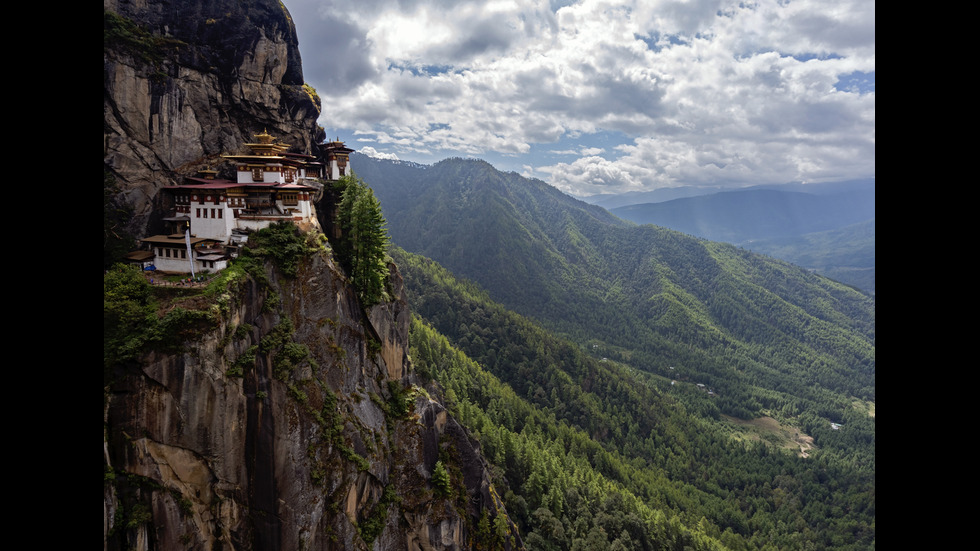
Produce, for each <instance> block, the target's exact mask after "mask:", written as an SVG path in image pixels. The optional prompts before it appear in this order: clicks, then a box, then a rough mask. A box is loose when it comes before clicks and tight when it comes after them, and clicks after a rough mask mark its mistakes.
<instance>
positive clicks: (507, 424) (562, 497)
mask: <svg viewBox="0 0 980 551" xmlns="http://www.w3.org/2000/svg"><path fill="white" fill-rule="evenodd" d="M394 256H395V258H396V260H397V262H398V264H399V265H400V266H401V267H402V270H403V271H404V275H405V281H406V285H407V287H408V294H409V301H410V303H411V304H412V306H413V309H414V311H415V312H416V314H417V315H419V316H421V317H422V318H423V319H424V320H425V321H424V322H423V321H419V322H415V323H413V326H412V332H411V335H412V336H411V340H412V349H411V353H412V357H413V359H414V361H415V362H416V366H417V367H418V369H419V371H420V372H421V373H424V374H426V375H430V376H433V377H435V378H436V380H437V381H439V383H440V384H441V385H442V387H443V388H445V389H447V390H446V398H447V400H446V403H447V404H449V407H450V408H452V409H453V410H454V411H458V412H459V415H460V417H461V418H462V419H463V422H464V423H465V424H466V425H467V426H468V427H470V428H471V430H474V431H476V432H475V434H476V436H477V437H479V438H480V439H481V444H482V447H483V450H484V453H485V455H486V456H487V457H488V459H490V460H491V461H492V462H493V463H494V464H495V465H496V469H495V470H494V472H495V473H496V476H495V484H496V486H497V487H498V488H499V489H500V491H501V492H502V493H503V494H504V501H505V504H506V505H507V510H508V511H509V513H510V514H511V517H512V518H514V519H515V521H517V522H518V524H519V525H520V526H521V533H522V534H523V535H524V536H525V541H526V542H527V543H528V544H529V546H531V547H533V548H540V549H576V548H578V546H580V545H582V544H583V543H584V542H589V544H590V545H593V546H596V545H598V547H594V548H606V546H609V547H608V548H616V549H656V548H661V547H663V546H666V547H667V548H678V549H679V548H681V547H683V546H691V547H694V548H698V549H710V548H714V546H716V545H718V544H719V542H721V543H722V544H723V545H724V546H726V547H727V548H729V549H777V548H778V549H803V548H806V546H807V545H816V546H817V547H818V548H839V549H865V548H867V547H868V546H871V547H873V545H874V528H873V526H874V525H873V520H874V425H873V418H869V417H867V415H866V414H862V413H860V412H856V411H855V413H854V415H853V416H851V415H849V421H853V426H850V425H849V427H848V429H849V430H848V431H847V433H846V434H844V433H842V432H841V431H834V430H832V429H831V428H830V427H829V426H827V423H826V422H825V421H823V420H821V419H820V418H819V417H817V416H816V415H814V414H813V413H804V414H802V415H799V417H798V418H797V419H796V423H797V427H798V428H797V430H798V431H801V430H802V431H809V432H810V433H811V434H812V435H813V436H814V442H815V443H816V446H817V448H816V449H815V450H811V455H810V456H809V457H806V458H804V457H800V456H799V454H787V453H782V452H773V451H770V450H769V444H765V443H763V444H759V443H756V444H748V445H746V444H744V443H739V442H738V441H737V439H733V433H732V425H729V424H727V423H718V422H716V421H713V420H712V417H713V416H714V415H717V411H716V410H714V411H713V410H712V408H714V407H715V406H714V404H713V403H712V400H711V398H710V397H709V396H708V395H707V394H706V393H705V392H704V391H703V390H699V389H698V388H697V387H696V385H694V384H692V383H680V384H677V385H674V384H668V382H667V381H664V380H661V379H659V378H655V377H645V376H643V375H642V374H640V373H637V372H635V371H633V370H631V369H629V368H628V367H627V366H624V365H622V364H620V363H618V362H613V361H609V360H608V359H605V358H600V357H597V356H596V354H595V352H596V351H595V350H594V349H592V348H591V347H590V346H584V347H583V346H582V345H581V344H580V343H576V342H572V341H568V340H565V339H561V338H557V337H555V336H554V335H552V334H550V333H549V332H548V331H546V330H544V329H543V328H541V327H539V326H538V325H537V324H536V323H534V322H533V321H531V320H528V319H527V318H523V317H521V316H519V315H517V314H514V313H513V312H509V311H507V310H506V309H505V308H503V307H502V306H500V305H499V304H496V303H493V302H492V301H491V300H490V299H489V297H488V296H487V294H486V293H485V292H484V291H483V290H481V289H479V288H478V287H477V286H476V285H475V284H473V283H472V282H466V281H459V280H457V279H455V278H454V277H453V276H452V275H451V274H450V273H449V272H447V271H446V270H445V269H444V268H442V267H440V266H439V265H437V264H436V263H434V262H433V261H431V260H428V259H425V258H423V257H419V256H415V255H411V254H409V253H405V252H403V251H399V250H396V251H395V252H394ZM436 331H438V332H441V333H443V334H444V335H445V338H448V342H447V341H446V340H445V338H444V337H442V336H441V335H438V334H437V333H436ZM450 342H451V343H455V346H457V347H458V348H459V350H460V351H456V350H454V348H453V345H450V344H449V343H450ZM464 353H465V354H464ZM467 356H468V357H467ZM470 358H472V360H471V359H470ZM473 360H475V361H476V362H478V363H479V365H477V363H474V361H473ZM808 405H811V406H812V405H815V404H814V403H813V402H808ZM775 414H776V415H778V416H780V417H782V418H783V419H785V420H788V418H787V417H785V416H783V415H782V413H781V412H776V413H775ZM763 442H765V440H763ZM777 503H782V505H781V506H777ZM832 511H836V512H832ZM611 519H618V520H616V521H615V522H614V521H612V520H611Z"/></svg>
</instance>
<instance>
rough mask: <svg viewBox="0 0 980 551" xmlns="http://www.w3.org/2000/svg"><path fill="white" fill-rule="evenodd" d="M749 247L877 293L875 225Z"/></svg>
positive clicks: (772, 240)
mask: <svg viewBox="0 0 980 551" xmlns="http://www.w3.org/2000/svg"><path fill="white" fill-rule="evenodd" d="M746 246H747V247H748V248H750V249H752V250H753V251H757V252H760V253H763V254H767V255H769V256H774V257H776V258H782V259H783V260H788V261H790V262H792V263H793V264H798V265H800V266H806V267H808V268H812V269H813V270H814V271H816V272H817V273H819V274H822V275H825V276H827V277H830V278H833V279H836V280H837V281H841V282H844V283H847V284H848V285H854V286H855V287H857V288H859V289H864V290H866V291H869V292H871V293H874V292H875V221H874V219H872V220H869V221H867V222H862V223H859V224H853V225H850V226H845V227H843V228H840V229H836V230H828V231H824V232H815V233H806V234H803V235H799V236H793V237H783V238H776V239H762V240H759V241H753V242H751V243H747V244H746Z"/></svg>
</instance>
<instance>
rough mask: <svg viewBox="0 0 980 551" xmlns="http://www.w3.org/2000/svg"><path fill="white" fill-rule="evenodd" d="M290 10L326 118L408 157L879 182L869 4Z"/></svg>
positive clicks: (506, 3)
mask: <svg viewBox="0 0 980 551" xmlns="http://www.w3.org/2000/svg"><path fill="white" fill-rule="evenodd" d="M285 1H286V4H287V6H288V7H289V9H290V10H291V12H292V13H293V16H294V20H295V21H296V22H297V26H298V31H299V36H300V47H301V49H302V51H303V60H304V70H305V72H306V78H307V80H308V81H310V82H311V83H313V84H314V85H315V86H317V88H318V89H320V90H321V95H322V96H323V97H325V101H324V103H325V107H327V108H325V109H324V115H323V118H322V119H321V124H323V125H324V126H325V127H327V128H328V129H337V130H344V131H348V132H353V133H356V135H357V136H359V138H358V139H360V140H371V141H370V142H367V143H372V144H374V145H375V146H377V147H382V146H383V149H384V150H385V151H389V152H392V153H389V154H397V155H398V156H399V157H400V158H402V159H413V158H419V156H424V155H442V156H450V155H474V156H480V155H485V156H486V155H491V154H493V155H498V156H500V155H503V156H505V158H512V159H513V164H512V166H504V167H501V168H505V169H508V170H518V169H520V170H523V171H524V173H526V174H537V175H540V174H545V175H547V178H546V179H547V180H548V181H549V182H550V183H552V184H553V185H555V186H556V187H559V188H561V189H564V190H566V191H569V192H574V193H576V194H579V195H582V194H585V193H586V190H600V189H601V190H602V191H604V192H614V191H626V190H634V189H644V188H651V187H661V186H678V185H746V184H750V183H769V182H786V181H792V180H817V179H837V178H841V179H843V178H857V177H865V176H873V175H874V170H875V164H874V141H875V96H874V71H875V36H874V35H875V28H874V27H875V25H874V21H875V13H874V3H873V2H870V3H869V2H862V1H860V0H796V1H794V2H784V1H779V0H758V1H756V2H752V3H746V2H740V1H738V0H577V1H573V0H563V1H561V2H553V1H549V0H495V1H491V2H484V1H480V2H474V1H464V0H364V1H363V2H361V3H359V4H358V6H357V8H356V9H354V8H353V7H352V6H351V5H350V4H348V3H341V2H338V1H336V0H285ZM851 75H859V76H860V79H862V81H861V82H860V84H861V85H860V86H857V85H855V84H854V82H855V79H853V78H852V77H851ZM869 79H870V83H868V82H866V81H867V80H869ZM842 80H844V81H846V83H845V84H841V81H842ZM324 91H325V92H326V93H324ZM608 132H614V133H616V135H618V136H622V138H623V139H622V141H621V142H620V143H619V144H610V145H609V146H608V147H607V148H598V147H594V146H593V145H592V144H586V143H583V144H582V145H580V146H578V147H572V148H568V147H567V144H568V141H569V140H572V141H574V139H576V138H577V137H588V136H592V135H595V134H597V133H608ZM559 140H561V141H562V143H563V144H566V145H565V146H563V147H562V149H561V150H558V151H554V150H553V151H549V148H547V147H544V148H540V147H539V148H533V147H532V146H533V145H536V144H550V143H556V142H558V141H559ZM369 147H371V146H369ZM362 151H363V148H362ZM532 151H544V152H549V153H551V154H563V155H574V156H577V157H578V158H577V159H575V160H572V161H570V162H567V163H557V164H555V163H554V161H548V160H544V159H543V158H538V157H536V156H534V155H533V154H532ZM600 154H602V155H603V156H602V157H599V156H598V155H600Z"/></svg>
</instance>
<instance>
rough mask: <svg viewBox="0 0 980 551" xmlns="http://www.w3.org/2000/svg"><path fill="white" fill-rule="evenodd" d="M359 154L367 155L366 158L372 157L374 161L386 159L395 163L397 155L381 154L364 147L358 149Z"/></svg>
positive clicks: (367, 146)
mask: <svg viewBox="0 0 980 551" xmlns="http://www.w3.org/2000/svg"><path fill="white" fill-rule="evenodd" d="M360 153H363V154H365V155H367V156H368V157H374V158H375V159H387V160H389V161H397V160H398V155H395V154H394V153H383V152H381V151H378V150H377V149H375V148H373V147H371V146H369V145H366V146H364V147H362V148H361V149H360Z"/></svg>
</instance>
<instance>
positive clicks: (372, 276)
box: [336, 174, 390, 306]
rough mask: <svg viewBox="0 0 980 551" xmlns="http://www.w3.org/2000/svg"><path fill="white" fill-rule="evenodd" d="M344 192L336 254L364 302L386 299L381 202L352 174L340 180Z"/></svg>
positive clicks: (385, 234) (385, 237) (385, 245)
mask: <svg viewBox="0 0 980 551" xmlns="http://www.w3.org/2000/svg"><path fill="white" fill-rule="evenodd" d="M336 189H337V191H339V192H341V199H340V205H339V206H338V208H337V225H338V226H339V227H340V229H341V231H342V236H341V238H340V240H339V243H338V244H337V247H336V249H337V255H338V257H339V258H340V261H341V263H342V264H343V265H344V267H345V268H347V270H348V273H349V274H350V278H351V283H352V284H353V285H354V288H355V289H357V293H358V295H360V297H361V301H362V302H363V303H364V305H365V306H372V305H374V304H377V303H378V302H381V301H382V300H384V299H385V298H386V296H387V293H386V292H385V281H386V280H387V278H388V260H387V258H386V257H387V253H388V242H389V241H390V239H389V237H388V229H387V228H386V227H385V219H384V216H383V215H382V214H381V203H379V202H378V199H377V198H376V197H375V196H374V191H372V190H371V188H370V187H368V186H367V184H365V183H364V181H363V180H361V179H360V178H358V177H357V176H355V175H353V174H351V175H349V176H344V177H343V178H341V179H340V180H338V182H337V184H336Z"/></svg>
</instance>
